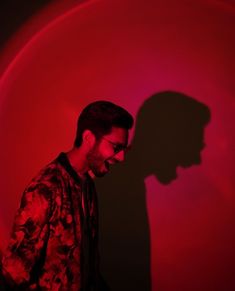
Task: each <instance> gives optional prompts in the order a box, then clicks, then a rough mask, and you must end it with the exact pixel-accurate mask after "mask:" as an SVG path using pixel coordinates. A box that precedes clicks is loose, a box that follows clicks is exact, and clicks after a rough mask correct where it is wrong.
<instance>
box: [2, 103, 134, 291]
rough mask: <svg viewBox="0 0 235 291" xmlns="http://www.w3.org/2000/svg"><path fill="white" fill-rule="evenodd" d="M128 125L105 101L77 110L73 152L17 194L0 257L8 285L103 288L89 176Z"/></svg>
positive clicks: (120, 151)
mask: <svg viewBox="0 0 235 291" xmlns="http://www.w3.org/2000/svg"><path fill="white" fill-rule="evenodd" d="M132 125H133V118H132V116H131V115H130V114H129V113H128V112H127V111H126V110H125V109H123V108H121V107H119V106H117V105H115V104H113V103H111V102H108V101H97V102H94V103H91V104H89V105H88V106H87V107H86V108H85V109H84V110H83V111H82V113H81V114H80V116H79V118H78V123H77V133H76V139H75V142H74V147H73V148H72V150H70V151H69V152H68V153H61V154H60V155H59V156H58V157H57V159H55V160H54V161H53V162H51V163H50V164H49V165H47V166H46V167H45V168H43V169H42V170H41V171H40V173H39V174H38V175H37V176H36V177H35V178H34V179H33V180H32V181H31V183H30V184H29V186H28V187H27V188H26V189H25V191H24V193H23V197H22V200H21V205H20V208H19V210H18V211H17V214H16V218H15V222H14V227H13V232H12V236H11V240H10V244H9V246H8V248H7V251H6V253H5V255H4V256H3V260H2V273H3V277H4V278H5V281H6V282H7V284H8V286H10V290H14V288H15V289H16V290H50V291H57V290H58V291H59V290H60V291H75V290H76V291H78V290H79V291H91V290H92V291H93V290H102V287H100V285H101V283H100V282H101V280H100V275H99V270H98V264H99V262H98V247H97V243H98V218H97V197H96V192H95V186H94V182H93V180H92V178H91V177H92V176H96V177H101V176H103V175H105V174H106V173H108V172H109V168H110V165H112V164H115V163H117V162H122V161H123V160H124V158H125V150H126V148H127V145H128V130H129V129H130V128H131V127H132Z"/></svg>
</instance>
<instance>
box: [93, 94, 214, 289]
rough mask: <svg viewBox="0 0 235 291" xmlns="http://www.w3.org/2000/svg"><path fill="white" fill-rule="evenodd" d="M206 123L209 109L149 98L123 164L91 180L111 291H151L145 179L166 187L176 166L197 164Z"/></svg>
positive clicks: (177, 97) (178, 97)
mask: <svg viewBox="0 0 235 291" xmlns="http://www.w3.org/2000/svg"><path fill="white" fill-rule="evenodd" d="M209 120H210V111H209V108H208V107H207V106H206V105H204V104H202V103H200V102H198V101H196V100H195V99H193V98H191V97H189V96H186V95H185V94H181V93H177V92H172V91H166V92H161V93H157V94H155V95H153V96H151V97H150V98H148V99H147V100H146V101H145V102H144V103H143V105H142V106H141V108H140V110H139V112H138V114H137V117H136V127H135V134H134V137H133V140H132V149H131V151H130V152H129V153H128V154H127V156H126V161H125V162H124V163H121V164H118V165H116V166H114V167H113V168H112V170H111V172H110V173H109V174H108V175H107V176H106V177H104V178H102V179H98V180H96V185H97V190H98V193H100V195H99V208H100V253H101V271H102V273H103V275H104V277H105V279H106V280H107V283H108V285H109V286H110V289H111V290H112V291H120V290H122V291H130V290H135V291H138V290H140V291H150V290H151V274H150V271H151V270H150V255H151V254H150V229H149V222H148V214H147V209H146V195H145V192H146V191H145V185H144V179H145V178H147V177H148V176H149V175H154V176H155V177H156V178H157V180H158V181H159V182H160V183H161V184H164V185H167V184H169V183H171V182H172V181H173V180H175V179H176V178H177V167H178V166H181V167H184V168H187V167H191V166H193V165H199V164H200V163H201V156H200V153H201V151H202V149H203V148H204V146H205V144H204V128H205V126H206V125H207V123H208V122H209ZM156 192H157V190H156Z"/></svg>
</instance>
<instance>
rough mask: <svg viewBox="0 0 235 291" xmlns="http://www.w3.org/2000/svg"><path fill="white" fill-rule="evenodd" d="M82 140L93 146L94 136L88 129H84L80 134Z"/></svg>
mask: <svg viewBox="0 0 235 291" xmlns="http://www.w3.org/2000/svg"><path fill="white" fill-rule="evenodd" d="M82 142H83V144H85V145H87V146H88V147H91V148H92V147H93V146H94V144H95V142H96V137H95V135H94V133H93V132H92V131H90V130H89V129H85V130H84V132H83V134H82Z"/></svg>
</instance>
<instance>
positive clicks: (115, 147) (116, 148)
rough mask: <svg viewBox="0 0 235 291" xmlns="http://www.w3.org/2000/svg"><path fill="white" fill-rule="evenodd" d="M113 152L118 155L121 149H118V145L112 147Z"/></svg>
mask: <svg viewBox="0 0 235 291" xmlns="http://www.w3.org/2000/svg"><path fill="white" fill-rule="evenodd" d="M113 150H114V152H115V153H118V152H120V151H121V150H122V147H120V146H119V145H115V146H113Z"/></svg>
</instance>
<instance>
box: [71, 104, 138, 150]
mask: <svg viewBox="0 0 235 291" xmlns="http://www.w3.org/2000/svg"><path fill="white" fill-rule="evenodd" d="M133 123H134V120H133V117H132V116H131V114H130V113H129V112H127V111H126V110H125V109H124V108H122V107H120V106H118V105H116V104H114V103H112V102H109V101H103V100H101V101H95V102H92V103H90V104H88V105H87V106H86V107H85V108H84V109H83V110H82V112H81V114H80V115H79V117H78V121H77V132H76V138H75V141H74V146H76V147H79V146H80V145H81V144H82V134H83V132H84V130H86V129H89V130H90V131H91V132H92V133H93V134H94V135H95V137H96V138H97V139H99V138H101V137H102V136H103V135H105V134H108V133H110V132H111V130H112V127H113V126H114V127H120V128H124V129H127V130H128V129H131V128H132V126H133Z"/></svg>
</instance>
